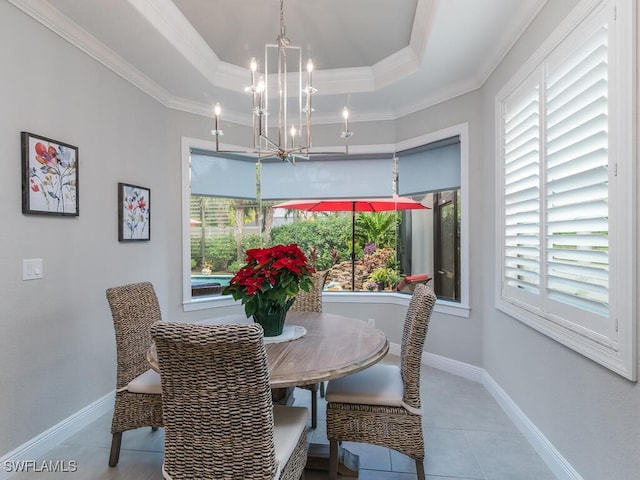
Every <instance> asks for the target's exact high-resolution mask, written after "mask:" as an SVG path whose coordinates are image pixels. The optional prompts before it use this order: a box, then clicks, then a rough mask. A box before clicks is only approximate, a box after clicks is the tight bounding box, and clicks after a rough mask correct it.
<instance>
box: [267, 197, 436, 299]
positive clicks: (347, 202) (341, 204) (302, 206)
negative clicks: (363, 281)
mask: <svg viewBox="0 0 640 480" xmlns="http://www.w3.org/2000/svg"><path fill="white" fill-rule="evenodd" d="M273 208H284V209H287V210H304V211H307V212H351V290H355V283H356V280H355V278H356V252H355V237H356V212H391V211H395V210H420V209H422V210H426V209H428V208H429V207H425V206H424V205H422V204H421V203H420V202H416V201H415V200H413V199H411V198H407V197H399V196H397V195H394V196H393V197H386V198H330V199H326V200H289V201H288V202H283V203H279V204H278V205H274V207H273Z"/></svg>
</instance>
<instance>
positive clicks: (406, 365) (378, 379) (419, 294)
mask: <svg viewBox="0 0 640 480" xmlns="http://www.w3.org/2000/svg"><path fill="white" fill-rule="evenodd" d="M435 302H436V296H435V294H434V293H433V290H432V289H431V288H430V287H428V286H427V285H424V284H420V285H416V288H415V290H414V292H413V295H412V297H411V302H410V304H409V310H408V311H407V316H406V319H405V323H404V328H403V332H402V344H401V350H400V366H399V367H398V366H396V365H388V364H376V365H373V366H371V367H369V368H367V369H365V370H362V371H360V372H358V373H355V374H353V375H348V376H346V377H342V378H338V379H336V380H331V381H330V382H329V385H328V387H327V394H326V398H327V438H328V439H329V459H330V460H329V478H330V479H331V480H336V478H337V469H338V442H340V441H350V442H359V443H369V444H374V445H380V446H383V447H387V448H391V449H393V450H397V451H398V452H400V453H403V454H405V455H408V456H409V457H411V458H413V459H414V460H415V463H416V472H417V474H418V479H419V480H424V478H425V473H424V437H423V433H422V410H421V405H420V363H421V359H422V348H423V346H424V341H425V338H426V335H427V330H428V328H429V320H430V318H431V312H432V310H433V306H434V304H435Z"/></svg>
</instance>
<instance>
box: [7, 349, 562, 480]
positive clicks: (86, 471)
mask: <svg viewBox="0 0 640 480" xmlns="http://www.w3.org/2000/svg"><path fill="white" fill-rule="evenodd" d="M393 360H394V359H391V361H393ZM421 387H422V402H423V408H424V434H425V447H426V460H425V469H426V473H427V479H428V480H462V479H464V480H468V479H473V480H534V479H535V480H547V479H555V478H556V477H555V476H554V475H553V473H552V472H551V471H550V470H549V469H548V467H547V466H546V465H545V464H544V462H543V461H542V460H541V459H540V457H539V456H538V455H537V454H536V452H535V451H534V450H533V448H532V447H531V446H530V445H529V444H528V443H527V441H526V440H525V439H524V437H523V436H522V435H521V434H520V433H519V432H518V431H517V429H516V428H515V426H514V425H513V424H512V423H511V421H510V420H509V419H508V418H507V416H506V415H505V414H504V413H503V412H502V410H501V409H500V407H499V406H498V405H497V403H496V402H495V401H494V400H493V398H492V397H491V396H490V395H489V393H488V392H487V391H486V390H485V388H484V387H483V386H482V385H480V384H477V383H475V382H472V381H469V380H466V379H464V378H461V377H458V376H456V375H451V374H448V373H445V372H442V371H440V370H436V369H433V368H429V367H423V369H422V386H421ZM310 393H311V392H309V391H307V390H301V389H296V391H295V398H296V404H300V405H309V402H310ZM318 403H319V407H318V410H319V412H318V428H317V429H316V430H315V431H310V434H309V438H310V441H312V442H314V443H325V444H326V443H328V442H327V439H326V430H325V425H324V418H325V403H324V400H322V399H321V400H320V401H319V402H318ZM110 422H111V415H110V414H107V415H104V416H102V417H100V418H99V419H97V420H96V421H94V422H93V423H92V424H91V425H89V426H88V427H86V428H85V429H83V430H82V431H80V432H78V433H77V434H76V435H74V436H72V437H71V438H69V439H68V440H66V441H65V442H64V443H62V444H61V445H59V446H58V447H56V448H54V449H53V450H51V451H50V452H49V453H48V454H47V455H45V456H44V457H43V458H42V459H40V460H39V461H45V460H46V461H49V460H50V461H56V460H65V461H69V460H75V461H76V462H77V466H78V471H77V472H76V473H42V472H41V473H31V474H16V475H14V476H13V477H11V478H12V480H13V479H15V480H27V479H33V478H36V479H43V478H44V479H47V480H54V479H58V478H65V479H73V478H82V479H87V480H93V479H96V480H97V479H120V480H147V479H148V480H160V479H161V478H162V474H161V472H160V467H161V465H162V456H163V455H162V449H163V444H162V442H163V431H162V429H160V430H158V431H156V432H152V431H151V429H149V428H142V429H138V430H135V431H131V432H125V434H124V435H123V440H122V451H121V454H120V462H119V464H118V466H117V467H115V468H109V467H108V466H107V460H108V457H109V446H110V442H111V433H110V430H109V429H110ZM344 446H345V447H347V448H348V449H349V450H350V451H351V452H352V453H355V454H357V455H359V456H360V476H359V478H360V480H412V479H415V478H416V475H415V466H414V463H413V460H411V459H409V458H407V457H405V456H403V455H401V454H399V453H397V452H394V451H390V450H388V449H386V448H381V447H376V446H371V445H362V444H350V443H345V444H344ZM305 478H306V480H321V479H326V478H327V474H326V472H316V471H307V473H306V477H305ZM345 478H346V477H345Z"/></svg>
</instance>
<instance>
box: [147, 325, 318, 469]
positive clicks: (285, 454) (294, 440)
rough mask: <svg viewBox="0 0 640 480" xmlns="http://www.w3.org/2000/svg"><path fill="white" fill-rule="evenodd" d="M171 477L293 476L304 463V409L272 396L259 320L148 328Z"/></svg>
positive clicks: (305, 419) (305, 439)
mask: <svg viewBox="0 0 640 480" xmlns="http://www.w3.org/2000/svg"><path fill="white" fill-rule="evenodd" d="M151 332H152V335H153V338H154V340H155V342H156V349H157V352H158V365H159V368H160V372H161V373H160V375H161V377H162V399H163V403H164V423H165V440H164V464H163V466H162V473H163V476H164V478H165V479H170V480H187V479H188V480H193V479H196V478H197V479H199V480H207V479H223V478H224V479H252V480H272V479H286V480H297V479H299V478H300V477H301V475H302V474H303V472H304V467H305V465H306V462H307V436H306V433H307V432H306V430H307V429H306V423H307V417H308V413H307V410H306V408H302V407H288V406H281V405H276V406H274V405H273V403H272V401H271V390H270V388H269V369H268V366H267V354H266V351H265V347H264V342H263V332H262V328H261V327H260V325H258V324H234V325H195V324H188V323H175V322H159V323H156V324H155V325H153V326H152V327H151Z"/></svg>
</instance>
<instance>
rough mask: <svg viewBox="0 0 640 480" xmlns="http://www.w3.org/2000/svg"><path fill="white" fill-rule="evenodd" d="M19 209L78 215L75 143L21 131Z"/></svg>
mask: <svg viewBox="0 0 640 480" xmlns="http://www.w3.org/2000/svg"><path fill="white" fill-rule="evenodd" d="M21 143H22V213H30V214H38V215H62V216H73V217H77V216H78V215H80V209H79V204H78V200H79V198H78V147H74V146H73V145H69V144H67V143H63V142H60V141H57V140H52V139H50V138H46V137H42V136H40V135H35V134H33V133H29V132H21Z"/></svg>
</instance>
